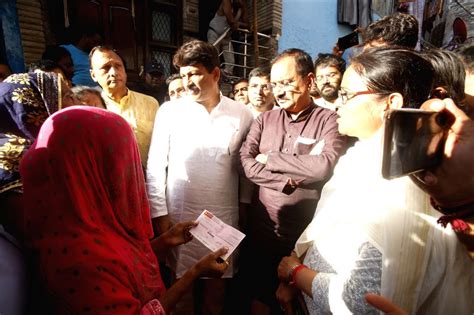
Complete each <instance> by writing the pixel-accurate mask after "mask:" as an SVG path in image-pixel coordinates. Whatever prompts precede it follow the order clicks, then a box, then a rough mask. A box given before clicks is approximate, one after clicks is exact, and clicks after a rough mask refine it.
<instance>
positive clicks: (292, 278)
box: [290, 264, 308, 285]
mask: <svg viewBox="0 0 474 315" xmlns="http://www.w3.org/2000/svg"><path fill="white" fill-rule="evenodd" d="M306 268H308V267H307V266H306V265H303V264H301V265H298V266H296V267H295V268H294V269H293V271H292V272H291V279H290V285H295V284H296V275H297V274H298V272H300V271H301V270H302V269H306Z"/></svg>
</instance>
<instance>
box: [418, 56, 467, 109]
mask: <svg viewBox="0 0 474 315" xmlns="http://www.w3.org/2000/svg"><path fill="white" fill-rule="evenodd" d="M422 55H423V57H425V58H426V59H427V60H428V61H429V62H430V63H431V65H432V66H433V69H434V73H435V75H434V81H433V87H434V88H437V87H442V88H443V89H445V90H446V92H447V93H448V95H447V97H449V98H451V99H453V101H454V103H456V104H462V102H463V100H464V98H465V96H466V95H465V93H464V84H465V80H466V70H465V69H464V65H463V63H462V61H461V59H459V58H458V56H456V54H455V53H453V52H450V51H447V50H441V49H430V50H426V51H423V52H422Z"/></svg>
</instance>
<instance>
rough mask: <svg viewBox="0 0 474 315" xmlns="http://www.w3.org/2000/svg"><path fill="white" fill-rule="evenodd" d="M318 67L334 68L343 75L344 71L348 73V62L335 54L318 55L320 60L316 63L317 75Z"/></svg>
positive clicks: (317, 59)
mask: <svg viewBox="0 0 474 315" xmlns="http://www.w3.org/2000/svg"><path fill="white" fill-rule="evenodd" d="M318 67H334V68H336V69H337V70H338V71H339V72H340V73H341V74H344V71H346V61H345V60H344V59H342V58H341V57H338V56H336V55H333V54H318V58H316V60H315V61H314V73H315V74H316V71H317V69H318Z"/></svg>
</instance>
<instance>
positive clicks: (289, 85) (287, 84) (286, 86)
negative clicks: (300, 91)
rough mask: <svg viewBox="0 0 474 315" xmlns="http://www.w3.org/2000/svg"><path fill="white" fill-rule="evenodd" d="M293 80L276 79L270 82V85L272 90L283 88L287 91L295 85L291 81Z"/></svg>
mask: <svg viewBox="0 0 474 315" xmlns="http://www.w3.org/2000/svg"><path fill="white" fill-rule="evenodd" d="M294 82H295V80H290V79H288V80H281V81H278V82H272V83H270V86H271V87H272V89H273V90H276V89H278V90H284V91H288V90H292V89H294V88H295V86H294V85H293V83H294Z"/></svg>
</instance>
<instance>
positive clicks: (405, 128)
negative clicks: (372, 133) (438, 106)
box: [382, 108, 454, 179]
mask: <svg viewBox="0 0 474 315" xmlns="http://www.w3.org/2000/svg"><path fill="white" fill-rule="evenodd" d="M453 121H454V120H453V118H452V117H451V115H449V113H447V112H433V111H426V110H421V109H408V108H406V109H405V108H404V109H394V110H388V111H387V112H386V113H385V127H384V143H383V159H382V176H383V177H384V178H386V179H392V178H396V177H401V176H405V175H408V174H411V173H415V172H417V171H420V170H425V169H429V168H433V167H436V166H438V165H439V164H440V163H441V160H442V158H443V149H444V143H445V140H446V136H447V132H448V130H449V127H450V126H451V124H452V123H453Z"/></svg>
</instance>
